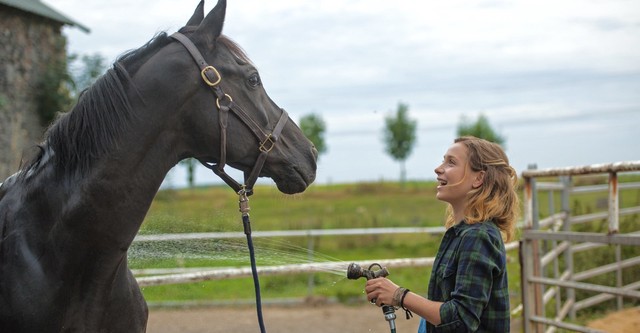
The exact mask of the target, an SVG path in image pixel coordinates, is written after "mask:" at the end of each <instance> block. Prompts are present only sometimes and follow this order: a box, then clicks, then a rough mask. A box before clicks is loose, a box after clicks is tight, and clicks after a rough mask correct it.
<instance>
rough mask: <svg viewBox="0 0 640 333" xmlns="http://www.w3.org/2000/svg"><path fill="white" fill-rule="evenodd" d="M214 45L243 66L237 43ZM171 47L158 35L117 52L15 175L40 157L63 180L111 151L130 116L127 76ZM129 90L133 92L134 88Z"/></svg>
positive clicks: (33, 166)
mask: <svg viewBox="0 0 640 333" xmlns="http://www.w3.org/2000/svg"><path fill="white" fill-rule="evenodd" d="M218 41H219V42H221V43H222V44H224V45H225V46H226V47H227V48H228V49H229V51H231V53H232V54H233V55H234V56H235V57H236V58H238V59H239V60H241V61H245V62H249V63H250V60H249V58H248V57H247V55H246V53H245V52H244V51H243V50H242V48H241V47H240V46H238V44H236V43H235V42H234V41H232V40H231V39H229V38H228V37H226V36H224V35H222V36H220V37H219V38H218ZM170 42H171V38H169V37H168V35H167V34H166V33H165V32H160V33H158V34H157V35H156V36H154V37H153V38H152V39H151V40H150V41H149V42H147V43H146V44H145V45H143V46H142V47H140V48H138V49H135V50H131V51H128V52H126V53H123V54H122V55H120V56H119V57H118V59H117V60H116V62H115V63H114V65H113V67H112V68H110V69H109V70H108V71H107V72H106V73H105V74H104V75H102V76H101V77H100V78H98V79H97V80H96V81H95V82H94V83H93V84H92V85H91V86H90V87H89V88H87V89H86V90H85V91H83V92H82V93H81V94H80V97H79V98H78V103H77V104H76V105H75V106H74V107H73V108H72V110H71V111H70V112H67V113H64V114H63V115H62V116H61V117H60V118H58V119H57V120H56V121H55V122H54V123H53V124H52V125H51V127H50V128H49V129H48V130H47V132H46V133H45V141H44V142H43V143H42V144H40V145H39V146H38V147H39V148H40V149H39V153H38V154H36V156H34V157H33V158H32V159H31V160H29V161H27V162H26V163H23V167H22V168H21V171H23V172H20V174H21V175H23V176H26V175H27V174H30V173H29V172H24V171H29V170H32V171H35V169H36V168H37V167H38V166H39V165H40V163H41V162H43V163H44V162H45V161H44V160H43V159H45V156H46V157H48V158H50V159H51V160H50V161H51V162H53V163H54V165H55V167H56V171H57V172H59V173H62V174H63V175H65V174H66V175H68V174H70V173H77V174H80V175H83V174H86V173H87V172H88V171H89V170H90V169H91V168H92V166H93V164H94V162H95V161H97V160H98V159H99V158H100V157H102V156H103V155H104V154H106V153H108V152H110V151H112V150H113V149H115V148H117V142H118V141H117V139H118V137H120V135H121V134H122V133H124V132H126V131H127V130H128V124H129V123H130V120H131V118H132V117H135V114H134V113H133V112H132V109H131V104H130V102H129V97H128V96H127V94H126V91H127V87H128V86H129V85H131V84H133V83H132V81H131V77H130V75H133V74H134V73H135V72H136V71H137V70H138V69H139V68H140V66H141V65H142V64H144V63H145V62H146V61H147V60H148V59H149V58H150V57H151V56H152V55H153V54H155V52H156V51H157V50H159V49H160V48H162V47H164V46H165V45H167V44H168V43H170ZM134 89H135V87H134Z"/></svg>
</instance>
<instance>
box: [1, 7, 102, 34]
mask: <svg viewBox="0 0 640 333" xmlns="http://www.w3.org/2000/svg"><path fill="white" fill-rule="evenodd" d="M0 5H5V6H9V7H13V8H16V9H19V10H22V11H25V12H28V13H32V14H35V15H38V16H42V17H46V18H48V19H51V20H54V21H57V22H60V23H62V24H68V25H70V26H75V27H78V29H80V30H82V31H84V32H89V28H87V27H86V26H84V25H82V24H80V23H78V22H76V21H74V20H72V19H70V18H68V17H67V16H65V15H64V14H62V13H60V12H59V11H56V10H55V9H53V8H51V7H49V6H48V5H46V4H44V3H42V2H40V0H0Z"/></svg>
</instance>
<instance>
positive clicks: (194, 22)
mask: <svg viewBox="0 0 640 333" xmlns="http://www.w3.org/2000/svg"><path fill="white" fill-rule="evenodd" d="M202 19H204V0H200V3H199V4H198V6H197V7H196V10H195V11H194V12H193V15H192V16H191V18H190V19H189V22H187V24H185V26H186V27H188V26H196V27H197V26H198V25H200V22H202Z"/></svg>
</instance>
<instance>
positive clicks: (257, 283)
mask: <svg viewBox="0 0 640 333" xmlns="http://www.w3.org/2000/svg"><path fill="white" fill-rule="evenodd" d="M242 225H243V227H244V234H245V235H247V245H248V247H249V259H250V260H251V275H253V288H254V289H255V292H256V311H257V312H258V325H260V332H261V333H265V332H266V331H267V330H266V329H265V328H264V319H263V318H262V298H261V297H260V280H259V279H258V269H257V268H256V255H255V251H254V250H253V240H252V239H251V221H250V220H249V214H243V215H242Z"/></svg>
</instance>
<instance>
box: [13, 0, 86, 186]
mask: <svg viewBox="0 0 640 333" xmlns="http://www.w3.org/2000/svg"><path fill="white" fill-rule="evenodd" d="M64 25H69V26H74V27H77V28H79V29H82V30H83V31H85V32H88V31H89V30H88V29H87V28H86V27H84V26H82V25H80V24H78V23H76V22H74V21H72V20H71V19H69V18H68V17H66V16H64V15H63V14H61V13H60V12H58V11H56V10H54V9H53V8H51V7H49V6H47V5H45V4H44V3H42V2H40V1H39V0H0V183H1V182H2V181H3V180H4V179H6V178H7V177H8V176H10V175H11V174H13V173H15V172H16V171H17V170H18V167H19V165H20V161H21V159H22V157H23V156H24V154H27V153H28V150H29V148H31V147H35V145H37V144H38V143H39V142H40V141H41V140H42V135H43V133H44V131H45V130H46V126H47V125H48V124H47V123H46V121H43V120H42V119H41V117H40V116H39V114H38V107H39V105H38V103H39V98H38V93H39V91H41V87H42V86H43V84H44V83H45V82H44V80H45V79H46V77H47V75H45V73H47V71H48V70H49V68H50V67H51V64H56V63H58V64H60V63H61V64H66V38H65V37H64V36H63V35H62V33H61V30H62V27H63V26H64ZM40 100H41V99H40ZM61 111H62V110H61Z"/></svg>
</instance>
